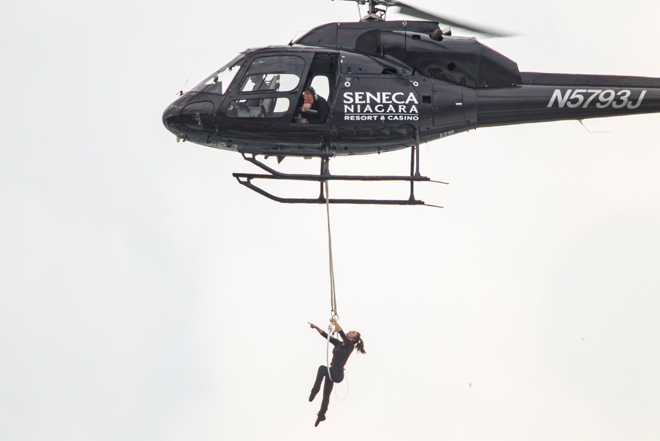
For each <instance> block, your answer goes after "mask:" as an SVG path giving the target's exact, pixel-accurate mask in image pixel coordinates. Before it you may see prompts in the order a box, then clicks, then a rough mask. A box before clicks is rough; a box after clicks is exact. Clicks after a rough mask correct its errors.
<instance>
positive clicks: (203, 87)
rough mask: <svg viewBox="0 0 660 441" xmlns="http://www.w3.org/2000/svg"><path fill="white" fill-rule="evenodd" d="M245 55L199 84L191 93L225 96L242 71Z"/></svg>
mask: <svg viewBox="0 0 660 441" xmlns="http://www.w3.org/2000/svg"><path fill="white" fill-rule="evenodd" d="M244 60H245V55H244V54H240V55H238V56H237V57H236V58H234V59H233V60H231V61H230V62H229V63H227V64H225V65H224V66H223V67H221V68H220V69H218V70H217V71H215V72H214V73H213V74H212V75H211V76H210V77H208V78H207V79H205V80H204V81H202V82H201V83H199V84H198V85H197V86H195V87H194V88H193V89H191V90H190V91H191V92H208V93H217V94H219V95H224V94H225V93H226V92H227V89H228V88H229V85H230V84H231V82H232V80H233V79H234V77H235V76H236V74H237V73H238V71H239V70H240V69H241V65H242V64H243V61H244Z"/></svg>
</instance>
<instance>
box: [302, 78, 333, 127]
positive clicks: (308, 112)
mask: <svg viewBox="0 0 660 441" xmlns="http://www.w3.org/2000/svg"><path fill="white" fill-rule="evenodd" d="M329 111H330V108H329V107H328V102H327V101H326V100H325V98H323V97H322V96H319V95H318V94H317V93H316V91H315V90H314V88H313V87H308V88H307V89H305V91H304V92H303V102H302V105H301V106H299V107H298V108H297V109H296V116H297V117H298V122H300V123H301V124H324V123H325V120H326V119H327V118H328V112H329Z"/></svg>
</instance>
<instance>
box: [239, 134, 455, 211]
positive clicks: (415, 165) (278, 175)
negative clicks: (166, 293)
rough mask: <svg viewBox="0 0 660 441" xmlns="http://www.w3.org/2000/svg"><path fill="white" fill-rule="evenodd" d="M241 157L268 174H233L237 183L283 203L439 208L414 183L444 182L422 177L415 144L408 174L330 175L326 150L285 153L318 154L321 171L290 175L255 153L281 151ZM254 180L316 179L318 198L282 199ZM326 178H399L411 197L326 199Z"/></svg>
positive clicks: (306, 155)
mask: <svg viewBox="0 0 660 441" xmlns="http://www.w3.org/2000/svg"><path fill="white" fill-rule="evenodd" d="M239 152H240V153H241V155H243V159H245V160H246V161H248V162H250V163H252V164H254V165H256V166H257V167H259V168H261V169H263V170H265V171H266V172H268V174H253V173H234V174H233V176H234V177H235V178H236V180H237V181H238V183H239V184H241V185H244V186H245V187H247V188H249V189H250V190H253V191H255V192H257V193H259V194H261V195H262V196H265V197H267V198H269V199H272V200H274V201H277V202H281V203H286V204H325V203H330V204H362V205H426V206H430V207H436V208H442V207H440V206H438V205H431V204H426V203H424V201H421V200H419V199H416V198H415V192H414V185H415V182H422V181H430V182H436V183H441V184H446V182H440V181H431V179H430V178H428V177H426V176H422V175H421V174H420V173H419V148H418V147H416V146H413V147H412V152H411V153H412V154H411V160H410V161H411V163H410V176H361V175H332V174H330V170H329V165H330V159H331V158H332V157H334V154H333V153H328V152H319V153H309V152H305V153H297V152H296V153H287V154H286V156H303V157H307V158H308V157H317V158H321V171H320V173H319V174H317V175H315V174H290V173H282V172H280V171H277V170H275V169H273V168H272V167H269V166H268V165H266V164H264V163H263V162H261V161H259V160H258V159H257V156H258V155H263V156H264V157H265V158H268V157H269V156H271V155H272V156H278V155H280V156H281V155H282V152H281V151H260V152H252V151H245V150H239ZM256 179H276V180H286V181H317V182H319V183H320V184H321V185H320V187H321V189H320V193H319V197H318V198H316V199H312V198H283V197H279V196H275V195H274V194H272V193H269V192H267V191H266V190H264V189H263V188H261V187H258V186H257V185H255V184H254V183H253V182H252V181H253V180H256ZM326 181H399V182H410V197H409V198H408V199H335V198H329V199H328V200H326V196H325V191H324V183H325V182H326Z"/></svg>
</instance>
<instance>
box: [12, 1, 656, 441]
mask: <svg viewBox="0 0 660 441" xmlns="http://www.w3.org/2000/svg"><path fill="white" fill-rule="evenodd" d="M414 4H415V5H417V6H419V7H422V8H425V9H428V10H431V11H433V10H434V11H437V12H443V13H446V14H447V15H452V16H455V17H459V18H465V19H470V20H473V21H474V22H477V23H483V24H487V25H491V26H496V27H499V28H502V29H506V30H510V31H512V32H515V33H518V34H520V36H518V37H515V38H509V39H505V40H501V39H500V40H497V39H490V40H483V41H484V43H486V44H487V45H489V46H490V47H492V48H493V49H495V50H498V51H500V52H502V53H503V54H505V55H506V56H508V57H510V58H511V59H513V60H514V61H516V62H517V63H518V65H519V67H520V69H521V70H522V71H541V72H544V71H545V72H568V73H595V74H598V73H600V74H620V75H640V76H644V75H645V76H660V58H659V57H658V53H659V52H660V37H658V34H657V17H658V16H660V4H658V3H657V2H655V1H650V0H648V1H643V0H632V1H629V2H625V3H620V2H614V1H605V2H603V1H597V0H585V1H565V0H557V1H552V2H550V1H539V0H532V1H524V2H523V1H507V2H499V3H498V2H495V3H493V2H487V1H484V0H465V1H461V2H444V3H443V4H442V5H440V4H436V3H435V2H433V1H431V0H417V1H415V2H414ZM356 18H357V12H356V7H355V5H354V4H351V3H344V2H329V1H323V0H318V1H309V0H308V1H302V0H300V1H297V0H286V1H285V0H282V1H280V2H266V1H254V2H250V3H248V2H225V1H222V2H201V1H189V2H185V4H184V3H181V2H173V1H159V2H154V1H143V0H134V1H130V2H128V1H121V0H119V1H113V2H89V1H85V2H83V1H74V0H70V1H63V2H44V1H24V2H12V3H8V4H7V5H5V6H4V8H3V14H1V16H0V58H1V59H2V60H3V62H2V64H3V67H2V69H0V84H1V85H2V86H1V87H0V102H1V103H2V105H1V106H0V127H2V139H1V140H0V146H1V147H0V204H1V205H0V207H1V213H2V214H1V215H0V265H1V268H2V277H0V302H1V303H0V354H2V357H1V358H2V362H0V438H2V439H3V440H38V439H48V440H67V441H71V440H113V441H114V440H118V439H122V440H190V439H196V440H263V439H269V440H273V441H275V440H302V439H310V438H311V437H313V439H317V440H330V439H333V440H337V439H342V440H345V441H350V440H364V439H377V440H380V441H387V440H403V439H410V440H437V439H445V440H455V441H482V440H506V441H529V440H532V439H533V440H536V441H543V440H562V441H569V440H580V441H585V440H622V439H627V440H628V439H640V440H641V439H646V440H650V439H658V438H660V425H659V424H658V421H657V416H658V415H659V414H660V378H659V376H658V372H660V354H659V352H658V337H659V336H660V323H659V321H658V317H659V316H660V298H659V296H658V294H659V293H660V272H659V271H658V268H659V267H660V228H659V226H660V197H659V196H658V195H659V194H660V175H659V174H658V170H660V148H659V147H660V146H659V145H658V126H659V124H660V116H658V115H650V116H639V117H628V118H617V119H606V120H591V121H587V122H585V126H587V128H588V129H589V130H590V131H591V132H592V133H590V132H589V131H587V130H586V129H585V128H584V127H582V126H581V125H580V124H579V123H577V122H562V123H548V124H534V125H525V126H512V127H504V128H493V129H480V130H477V131H472V132H469V133H465V134H460V135H457V136H455V137H450V138H447V139H444V140H442V141H438V142H434V143H430V144H428V145H425V146H423V147H422V172H423V173H425V174H427V175H429V176H431V177H433V178H434V179H438V180H443V181H448V182H450V185H449V186H441V185H434V184H425V185H424V186H420V189H419V196H420V197H421V198H422V199H424V200H426V201H427V202H429V203H434V204H439V205H443V206H445V208H444V209H442V210H439V209H431V208H426V207H415V208H413V207H339V206H337V207H334V206H333V207H331V216H332V226H333V244H334V255H335V273H336V281H337V296H338V309H339V315H340V318H341V320H340V323H341V324H342V325H343V326H344V327H345V328H347V329H349V330H350V329H356V330H359V331H360V332H361V333H362V335H363V337H364V340H365V343H366V350H367V352H368V353H367V355H365V356H361V355H357V354H353V355H352V356H351V359H350V360H349V362H348V364H347V371H346V372H347V375H346V377H347V381H345V382H344V383H342V384H340V385H338V386H337V388H336V390H337V395H338V396H339V398H343V397H344V396H346V394H348V396H347V398H346V399H345V400H344V401H340V400H338V397H337V395H335V394H334V393H333V397H332V401H331V403H330V409H329V412H328V420H327V421H326V422H324V423H322V425H321V426H320V427H319V428H314V426H313V423H314V419H315V415H316V412H317V411H318V405H319V403H317V402H315V403H314V404H310V403H308V402H307V396H308V394H309V389H310V387H311V385H312V381H313V379H314V374H315V371H316V368H317V366H318V365H320V364H324V363H325V343H324V341H323V340H322V339H321V338H319V337H318V336H317V335H316V334H315V333H314V332H313V331H311V330H309V328H308V327H307V321H312V322H315V323H317V324H318V325H319V326H325V325H326V323H327V320H328V318H329V306H330V303H329V282H328V266H327V265H328V261H327V259H328V257H327V236H326V224H325V208H324V207H321V206H311V207H298V206H286V205H279V204H277V203H275V202H272V201H269V200H267V199H264V198H262V197H261V196H258V195H257V194H254V193H252V192H249V191H248V190H247V189H244V188H242V187H240V186H239V185H238V184H237V183H236V182H235V180H234V178H232V176H231V172H233V171H250V170H252V168H251V167H250V166H249V164H247V163H244V161H243V160H242V159H241V158H240V156H239V155H237V154H232V153H229V152H225V151H219V150H214V149H210V148H205V147H201V146H197V145H194V144H189V143H183V144H181V143H179V144H177V143H176V142H175V138H174V136H173V135H171V134H170V133H169V132H167V130H166V129H165V128H164V127H163V125H162V122H161V115H162V112H163V110H164V109H165V107H166V106H167V105H168V104H169V103H170V102H171V101H173V100H174V99H175V98H176V96H175V93H176V92H178V91H179V90H180V89H182V88H185V89H188V88H190V87H192V86H194V85H195V84H196V83H197V82H199V81H201V80H202V79H204V78H205V77H206V76H207V75H209V74H210V73H211V72H212V71H213V70H215V69H217V68H218V67H220V66H221V65H223V64H224V63H226V62H227V61H228V60H230V59H231V58H232V57H233V56H234V55H235V54H236V53H238V52H239V51H241V50H243V49H245V48H248V47H255V46H264V45H268V44H285V43H288V42H289V40H291V38H293V37H294V36H295V35H296V33H297V32H298V31H301V32H302V31H306V30H308V29H310V28H312V27H314V26H316V25H319V24H322V23H325V22H329V21H351V20H355V19H356ZM395 18H397V17H396V15H392V16H391V17H390V19H395ZM456 34H459V35H467V33H464V32H461V31H457V32H456ZM184 85H185V86H184ZM593 132H605V133H593ZM408 157H409V154H408V153H407V152H401V153H392V154H387V155H380V156H368V157H363V158H351V159H345V160H342V159H337V160H336V161H335V163H334V164H333V171H335V172H336V173H339V172H340V171H341V172H344V171H345V172H351V173H360V172H361V173H365V172H378V171H387V172H389V171H399V172H402V173H405V171H406V170H407V167H408V165H407V161H408ZM287 163H288V164H287ZM283 166H286V167H305V166H310V167H313V169H314V170H315V169H316V164H315V163H314V164H313V165H312V164H310V163H309V162H305V161H304V160H302V159H299V160H298V159H291V160H288V159H287V161H285V162H284V164H283ZM281 190H282V191H283V192H289V193H288V194H291V192H295V191H298V190H299V189H298V187H297V186H282V188H281ZM312 191H314V190H312ZM345 191H347V190H346V189H342V188H339V187H337V188H335V187H332V188H331V192H337V193H335V194H339V193H341V192H345ZM359 191H364V192H369V194H380V192H381V190H378V189H373V188H366V189H363V188H360V189H359ZM391 191H397V192H398V191H401V193H402V194H404V195H405V192H406V189H405V186H404V187H403V188H399V187H397V188H394V189H388V192H391ZM374 192H375V193H374Z"/></svg>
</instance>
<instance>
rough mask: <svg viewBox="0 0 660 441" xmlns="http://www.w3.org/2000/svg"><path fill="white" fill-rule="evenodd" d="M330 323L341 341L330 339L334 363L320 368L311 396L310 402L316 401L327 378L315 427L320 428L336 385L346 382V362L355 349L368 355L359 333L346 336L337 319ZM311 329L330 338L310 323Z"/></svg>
mask: <svg viewBox="0 0 660 441" xmlns="http://www.w3.org/2000/svg"><path fill="white" fill-rule="evenodd" d="M330 321H331V322H332V323H333V324H334V326H335V330H336V331H337V332H339V335H340V336H341V341H340V340H338V339H336V338H330V343H332V344H333V345H334V348H333V350H332V362H331V363H330V367H328V366H319V370H318V371H317V373H316V381H315V382H314V387H312V392H311V393H310V394H309V401H310V402H311V401H314V398H315V397H316V394H318V393H319V391H320V390H321V381H323V379H324V378H325V383H324V384H323V402H322V403H321V409H320V410H319V413H318V416H317V418H316V423H315V424H314V427H316V426H318V425H319V423H320V422H321V421H325V413H326V411H327V410H328V403H329V402H330V394H331V393H332V387H333V386H334V383H341V382H342V381H343V380H344V365H345V364H346V361H348V357H349V356H350V355H351V353H352V352H353V349H354V348H356V347H357V350H358V352H359V353H361V354H366V353H367V352H366V351H365V350H364V342H363V341H362V338H361V337H360V333H359V332H357V331H351V332H349V333H348V334H345V333H344V331H343V330H342V329H341V326H339V323H337V320H336V319H334V318H332V319H330ZM310 327H311V328H312V329H316V330H317V331H318V332H319V334H321V335H322V336H323V338H326V339H327V338H328V334H326V333H325V332H324V331H323V330H322V329H321V328H319V327H318V326H316V325H312V324H311V323H310Z"/></svg>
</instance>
